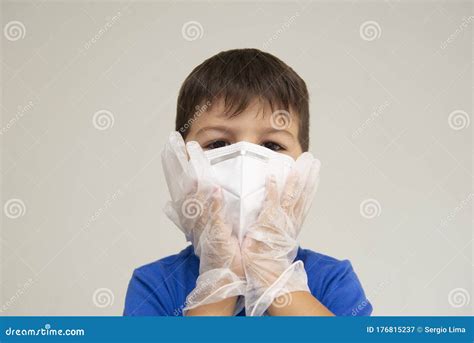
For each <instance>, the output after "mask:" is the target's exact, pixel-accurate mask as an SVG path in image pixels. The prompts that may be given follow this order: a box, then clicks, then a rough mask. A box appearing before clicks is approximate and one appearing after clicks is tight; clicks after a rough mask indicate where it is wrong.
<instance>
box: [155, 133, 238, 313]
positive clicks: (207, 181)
mask: <svg viewBox="0 0 474 343" xmlns="http://www.w3.org/2000/svg"><path fill="white" fill-rule="evenodd" d="M188 156H189V159H188ZM162 162H163V170H164V173H165V176H166V179H167V182H168V188H169V190H170V194H171V199H172V200H171V201H169V202H168V203H167V205H166V206H165V213H166V214H167V216H168V217H169V218H170V219H171V220H172V221H173V222H174V223H175V224H176V225H177V226H178V227H179V228H180V229H181V230H182V231H183V232H184V234H185V236H186V239H187V240H188V241H190V242H191V243H192V244H193V246H194V251H195V253H196V255H197V256H198V257H199V259H200V262H199V277H198V279H197V281H196V287H195V289H194V290H193V291H192V292H191V293H190V294H189V295H188V297H187V299H186V307H185V309H184V313H185V314H186V312H187V311H188V310H190V309H193V308H195V307H198V306H201V305H205V304H211V303H215V302H218V301H221V300H224V299H226V298H229V297H232V296H239V295H243V294H244V292H245V278H244V274H243V269H242V261H241V254H240V247H239V244H238V240H237V237H235V236H234V235H232V227H231V226H230V225H229V224H228V223H226V222H225V217H224V215H223V213H224V206H225V203H224V201H223V198H222V190H221V189H220V187H218V186H216V185H214V184H213V182H212V179H211V178H210V174H209V162H208V160H207V158H206V157H205V156H204V152H203V151H202V149H201V147H200V146H199V144H198V143H197V142H188V144H186V145H185V144H184V141H183V139H182V137H181V135H180V134H179V133H177V132H174V133H172V134H171V135H170V138H169V141H168V143H167V144H166V146H165V148H164V150H163V153H162ZM242 308H243V301H242V298H241V297H239V301H238V303H237V306H236V308H235V313H238V312H240V310H241V309H242Z"/></svg>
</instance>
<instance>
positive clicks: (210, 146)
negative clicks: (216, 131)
mask: <svg viewBox="0 0 474 343" xmlns="http://www.w3.org/2000/svg"><path fill="white" fill-rule="evenodd" d="M226 145H229V142H226V141H214V142H212V143H209V144H208V145H206V146H205V147H204V148H205V149H207V150H212V149H217V148H222V147H224V146H226Z"/></svg>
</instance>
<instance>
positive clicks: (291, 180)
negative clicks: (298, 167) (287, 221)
mask: <svg viewBox="0 0 474 343" xmlns="http://www.w3.org/2000/svg"><path fill="white" fill-rule="evenodd" d="M300 183H301V180H300V176H299V175H298V173H297V172H296V171H294V170H292V171H291V172H290V174H289V175H288V177H287V179H286V182H285V186H284V188H283V191H282V194H281V201H280V204H281V207H282V208H283V209H284V210H285V211H286V212H288V211H290V210H291V209H292V207H294V206H295V204H296V201H297V200H298V198H299V193H300V192H299V189H300Z"/></svg>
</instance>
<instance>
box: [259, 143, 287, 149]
mask: <svg viewBox="0 0 474 343" xmlns="http://www.w3.org/2000/svg"><path fill="white" fill-rule="evenodd" d="M262 145H263V146H264V147H265V148H268V149H270V150H273V151H280V150H283V147H282V146H281V145H280V144H278V143H275V142H265V143H263V144H262Z"/></svg>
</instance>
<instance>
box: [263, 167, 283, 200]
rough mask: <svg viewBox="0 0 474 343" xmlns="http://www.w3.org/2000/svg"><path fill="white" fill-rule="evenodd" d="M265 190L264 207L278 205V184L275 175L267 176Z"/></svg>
mask: <svg viewBox="0 0 474 343" xmlns="http://www.w3.org/2000/svg"><path fill="white" fill-rule="evenodd" d="M265 192H266V193H265V200H264V203H263V208H267V207H275V206H278V205H279V204H278V185H277V181H276V177H275V175H273V174H271V175H269V176H268V177H267V180H266V186H265Z"/></svg>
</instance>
